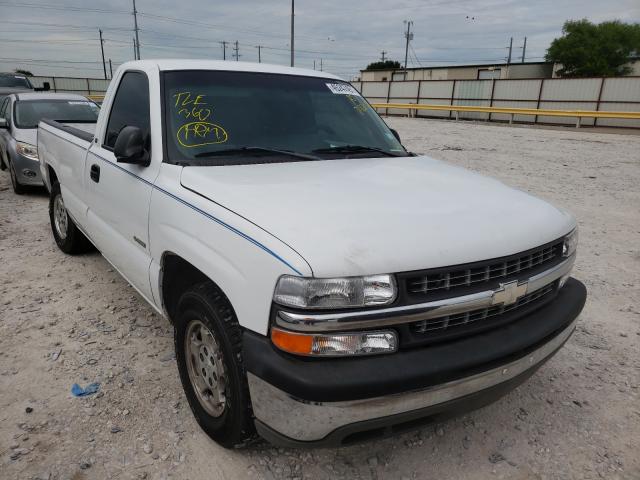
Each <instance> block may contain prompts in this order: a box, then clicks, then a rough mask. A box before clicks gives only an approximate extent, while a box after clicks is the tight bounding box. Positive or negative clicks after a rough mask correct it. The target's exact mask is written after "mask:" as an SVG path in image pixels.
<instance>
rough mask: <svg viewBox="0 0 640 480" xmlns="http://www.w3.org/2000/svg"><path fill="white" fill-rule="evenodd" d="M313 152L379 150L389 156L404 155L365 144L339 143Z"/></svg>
mask: <svg viewBox="0 0 640 480" xmlns="http://www.w3.org/2000/svg"><path fill="white" fill-rule="evenodd" d="M312 151H313V153H360V152H363V153H365V152H377V153H382V154H383V155H385V156H387V157H402V156H403V155H397V154H395V153H391V152H387V151H386V150H383V149H381V148H377V147H365V146H363V145H337V146H335V147H326V148H316V149H315V150H312Z"/></svg>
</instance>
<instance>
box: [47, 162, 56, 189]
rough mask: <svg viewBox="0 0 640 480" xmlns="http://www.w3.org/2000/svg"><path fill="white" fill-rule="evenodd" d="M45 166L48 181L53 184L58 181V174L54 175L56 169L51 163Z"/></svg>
mask: <svg viewBox="0 0 640 480" xmlns="http://www.w3.org/2000/svg"><path fill="white" fill-rule="evenodd" d="M47 168H48V169H49V183H50V184H51V185H53V184H54V182H57V181H58V176H57V175H56V171H55V170H54V169H53V167H52V166H51V165H47Z"/></svg>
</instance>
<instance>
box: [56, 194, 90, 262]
mask: <svg viewBox="0 0 640 480" xmlns="http://www.w3.org/2000/svg"><path fill="white" fill-rule="evenodd" d="M58 197H59V199H60V200H59V201H60V202H62V205H61V206H62V208H63V209H64V211H65V216H66V222H65V223H64V225H60V224H59V225H58V226H56V219H55V209H56V201H57V199H58ZM49 220H50V222H51V231H52V232H53V238H54V239H55V240H56V244H57V245H58V248H60V250H62V251H63V252H64V253H67V254H69V255H74V254H77V253H84V252H87V251H89V250H91V249H92V248H93V245H92V244H91V242H90V241H89V240H88V239H87V237H85V236H84V234H83V233H82V232H81V231H80V230H78V227H76V224H75V223H73V220H72V219H71V217H70V216H69V214H68V213H66V208H64V201H63V200H62V193H60V184H59V183H58V182H53V183H52V185H51V196H50V197H49ZM59 227H60V232H58V228H59Z"/></svg>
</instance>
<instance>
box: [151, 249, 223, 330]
mask: <svg viewBox="0 0 640 480" xmlns="http://www.w3.org/2000/svg"><path fill="white" fill-rule="evenodd" d="M207 280H208V281H211V282H212V283H213V281H212V280H211V279H210V278H209V277H207V276H206V275H205V274H204V273H202V272H201V271H200V270H198V269H197V268H196V267H194V266H193V265H191V264H190V263H189V262H187V261H186V260H184V259H183V258H182V257H179V256H178V255H176V254H174V253H165V254H164V255H163V261H162V279H161V291H162V292H161V293H162V304H163V305H164V308H165V310H166V312H167V314H168V315H169V319H170V320H171V321H172V322H173V321H174V318H175V314H176V308H177V306H178V300H180V296H181V295H182V294H183V293H184V292H185V290H187V289H188V288H189V287H191V286H192V285H195V284H196V283H200V282H204V281H207ZM216 287H217V285H216ZM217 288H219V287H217Z"/></svg>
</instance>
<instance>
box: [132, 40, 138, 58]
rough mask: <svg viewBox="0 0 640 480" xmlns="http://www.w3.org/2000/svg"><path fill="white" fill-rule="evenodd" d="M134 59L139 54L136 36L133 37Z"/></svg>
mask: <svg viewBox="0 0 640 480" xmlns="http://www.w3.org/2000/svg"><path fill="white" fill-rule="evenodd" d="M133 59H134V60H137V59H138V54H137V53H136V37H133Z"/></svg>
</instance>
